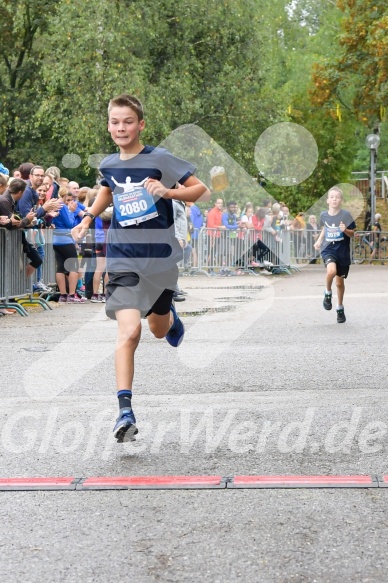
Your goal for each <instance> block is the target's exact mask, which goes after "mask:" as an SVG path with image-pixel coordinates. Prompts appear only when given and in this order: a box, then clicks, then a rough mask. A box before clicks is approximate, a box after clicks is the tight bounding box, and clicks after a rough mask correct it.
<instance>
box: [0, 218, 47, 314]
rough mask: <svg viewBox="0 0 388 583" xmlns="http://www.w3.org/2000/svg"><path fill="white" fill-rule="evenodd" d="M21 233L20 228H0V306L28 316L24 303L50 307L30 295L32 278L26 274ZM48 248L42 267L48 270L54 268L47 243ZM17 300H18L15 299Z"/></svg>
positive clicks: (42, 300) (40, 299)
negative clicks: (11, 229)
mask: <svg viewBox="0 0 388 583" xmlns="http://www.w3.org/2000/svg"><path fill="white" fill-rule="evenodd" d="M22 237H23V233H22V231H21V230H16V229H15V230H13V231H10V230H8V229H5V228H0V307H3V308H12V309H15V310H16V311H17V312H18V313H19V314H20V315H21V316H28V312H27V311H26V309H25V308H24V307H23V306H24V305H26V304H37V305H40V306H42V307H43V308H44V309H46V310H47V309H52V308H51V307H50V306H49V304H48V303H47V302H46V301H45V300H44V299H42V298H36V297H33V295H32V285H33V284H32V280H33V278H34V275H33V276H31V277H29V278H28V277H27V276H26V258H25V255H24V252H23V243H22ZM47 248H48V250H49V253H48V257H47V261H44V267H45V266H46V269H47V270H48V272H52V270H54V281H55V266H54V267H53V265H52V263H53V262H52V260H51V253H50V249H51V250H52V245H47ZM16 300H18V301H16Z"/></svg>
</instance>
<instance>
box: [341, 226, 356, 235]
mask: <svg viewBox="0 0 388 583" xmlns="http://www.w3.org/2000/svg"><path fill="white" fill-rule="evenodd" d="M340 229H341V231H342V232H343V234H344V235H347V236H348V237H350V238H351V237H354V229H348V228H347V227H346V225H345V223H340Z"/></svg>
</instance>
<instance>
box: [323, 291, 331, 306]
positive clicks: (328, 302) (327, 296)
mask: <svg viewBox="0 0 388 583" xmlns="http://www.w3.org/2000/svg"><path fill="white" fill-rule="evenodd" d="M323 307H324V308H325V310H331V308H332V307H333V306H332V305H331V294H326V293H325V296H324V298H323Z"/></svg>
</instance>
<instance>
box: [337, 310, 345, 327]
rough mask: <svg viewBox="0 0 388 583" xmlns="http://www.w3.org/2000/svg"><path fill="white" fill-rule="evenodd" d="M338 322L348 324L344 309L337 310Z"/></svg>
mask: <svg viewBox="0 0 388 583" xmlns="http://www.w3.org/2000/svg"><path fill="white" fill-rule="evenodd" d="M337 322H338V324H343V323H344V322H346V316H345V310H344V309H343V308H340V309H339V310H337Z"/></svg>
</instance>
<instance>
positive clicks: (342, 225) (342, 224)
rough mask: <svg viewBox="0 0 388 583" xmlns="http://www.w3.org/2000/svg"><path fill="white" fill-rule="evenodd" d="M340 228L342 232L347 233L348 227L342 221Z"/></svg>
mask: <svg viewBox="0 0 388 583" xmlns="http://www.w3.org/2000/svg"><path fill="white" fill-rule="evenodd" d="M339 228H340V229H341V231H342V232H344V231H346V225H345V223H343V222H342V221H341V222H340V224H339Z"/></svg>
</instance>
